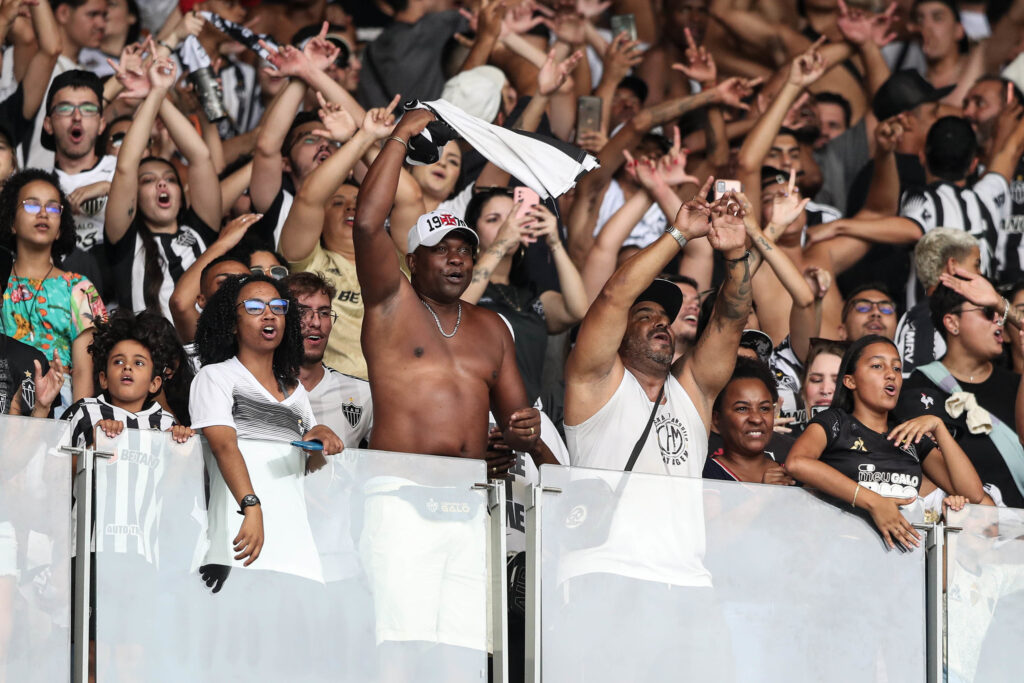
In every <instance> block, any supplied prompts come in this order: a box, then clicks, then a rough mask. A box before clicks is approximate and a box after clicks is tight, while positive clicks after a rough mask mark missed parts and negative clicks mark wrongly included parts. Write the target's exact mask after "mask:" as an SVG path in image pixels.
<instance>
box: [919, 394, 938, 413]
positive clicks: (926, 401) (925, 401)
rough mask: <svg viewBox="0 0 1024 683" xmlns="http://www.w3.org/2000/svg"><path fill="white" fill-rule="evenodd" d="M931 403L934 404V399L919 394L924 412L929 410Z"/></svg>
mask: <svg viewBox="0 0 1024 683" xmlns="http://www.w3.org/2000/svg"><path fill="white" fill-rule="evenodd" d="M933 403H935V399H934V398H932V397H931V396H929V395H928V394H924V393H922V394H921V405H923V406H924V409H925V410H931V409H932V404H933Z"/></svg>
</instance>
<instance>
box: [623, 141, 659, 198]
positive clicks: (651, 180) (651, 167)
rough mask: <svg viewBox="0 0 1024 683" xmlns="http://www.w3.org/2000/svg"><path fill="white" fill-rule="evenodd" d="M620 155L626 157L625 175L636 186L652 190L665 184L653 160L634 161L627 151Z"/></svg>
mask: <svg viewBox="0 0 1024 683" xmlns="http://www.w3.org/2000/svg"><path fill="white" fill-rule="evenodd" d="M622 155H623V156H624V157H626V166H625V169H626V173H628V174H629V177H630V178H632V179H633V180H634V181H635V182H636V183H637V184H638V185H640V186H641V187H643V188H644V189H646V190H653V189H654V188H656V187H658V186H659V185H664V184H665V179H664V178H662V177H661V174H660V173H659V172H658V164H657V163H656V162H655V161H654V160H653V159H648V158H643V159H634V158H633V155H632V154H630V153H629V150H623V151H622Z"/></svg>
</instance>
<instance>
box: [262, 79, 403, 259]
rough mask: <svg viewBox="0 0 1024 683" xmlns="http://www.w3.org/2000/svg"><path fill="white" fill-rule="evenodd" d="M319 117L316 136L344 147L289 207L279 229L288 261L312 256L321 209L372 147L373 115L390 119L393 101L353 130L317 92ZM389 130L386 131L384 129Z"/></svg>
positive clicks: (347, 117) (338, 107) (346, 117)
mask: <svg viewBox="0 0 1024 683" xmlns="http://www.w3.org/2000/svg"><path fill="white" fill-rule="evenodd" d="M317 96H318V98H319V100H320V107H321V109H320V118H321V120H322V121H323V122H324V126H325V128H326V130H320V131H316V133H317V134H319V135H323V136H325V137H330V138H331V139H332V140H335V141H337V142H344V143H345V144H344V145H343V146H342V147H341V149H339V150H338V151H337V152H335V153H334V154H332V155H331V156H329V157H328V158H327V159H326V160H324V162H323V163H322V164H320V166H318V167H317V168H316V170H315V171H313V172H312V173H311V174H310V175H309V177H308V178H307V179H306V181H305V182H304V183H303V184H302V187H301V188H300V189H299V191H298V193H297V194H296V195H295V201H294V203H293V204H292V208H291V211H290V212H289V214H288V218H287V219H286V220H285V224H284V227H283V228H282V229H281V244H280V246H281V254H282V255H283V256H284V257H285V258H286V259H288V260H289V261H292V262H295V261H302V260H304V259H305V258H307V257H308V256H309V255H310V253H312V251H313V249H314V247H316V245H317V243H318V242H319V241H320V235H321V233H322V232H323V224H324V206H325V205H326V204H327V200H328V199H330V198H331V195H333V194H334V193H335V192H337V190H338V188H339V187H340V186H341V184H342V183H343V182H344V181H345V178H347V177H348V174H349V172H350V171H351V170H352V169H353V168H354V167H355V165H356V163H357V162H358V161H359V160H360V159H361V158H362V156H363V155H364V154H366V151H367V150H368V149H369V148H370V146H371V145H373V144H374V143H375V142H376V141H377V139H378V137H377V136H376V135H375V134H374V119H373V116H374V114H375V112H378V111H379V112H380V113H381V114H382V115H383V116H384V117H385V119H390V120H391V121H393V120H394V116H393V115H392V113H391V112H392V110H393V109H394V107H395V105H396V104H397V99H396V100H392V102H391V106H389V107H388V108H387V109H386V110H384V109H381V110H371V111H370V112H368V113H367V115H366V118H365V119H364V121H363V127H362V128H360V129H358V130H357V129H356V124H355V121H353V120H352V117H351V116H350V115H349V113H348V112H347V111H346V110H345V109H343V108H342V107H341V105H339V104H334V103H330V102H327V101H326V100H325V99H324V98H323V96H322V95H321V94H320V93H317ZM387 130H390V128H387Z"/></svg>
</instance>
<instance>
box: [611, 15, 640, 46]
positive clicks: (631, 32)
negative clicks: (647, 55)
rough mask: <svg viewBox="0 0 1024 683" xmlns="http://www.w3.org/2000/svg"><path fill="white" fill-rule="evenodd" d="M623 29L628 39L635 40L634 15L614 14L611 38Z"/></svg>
mask: <svg viewBox="0 0 1024 683" xmlns="http://www.w3.org/2000/svg"><path fill="white" fill-rule="evenodd" d="M623 31H625V32H626V35H627V36H629V39H630V40H633V41H635V40H636V17H635V16H634V15H632V14H616V15H614V16H613V17H612V38H614V37H615V36H617V35H619V34H620V33H622V32H623Z"/></svg>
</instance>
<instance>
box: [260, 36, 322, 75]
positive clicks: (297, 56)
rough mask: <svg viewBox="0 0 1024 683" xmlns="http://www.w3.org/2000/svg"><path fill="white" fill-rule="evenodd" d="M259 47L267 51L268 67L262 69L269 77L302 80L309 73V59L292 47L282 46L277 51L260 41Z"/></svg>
mask: <svg viewBox="0 0 1024 683" xmlns="http://www.w3.org/2000/svg"><path fill="white" fill-rule="evenodd" d="M260 47H262V48H263V49H264V50H266V51H267V61H268V62H270V66H269V67H267V68H265V69H263V71H264V72H266V73H267V74H270V75H271V76H294V77H295V78H304V77H305V76H306V75H307V74H308V73H309V68H310V63H309V58H308V57H306V55H305V54H304V53H303V52H302V51H301V50H299V49H298V48H297V47H295V46H293V45H282V46H280V47H279V48H278V49H276V50H275V49H274V48H273V46H271V45H269V44H267V43H266V42H265V41H262V40H261V41H260Z"/></svg>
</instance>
